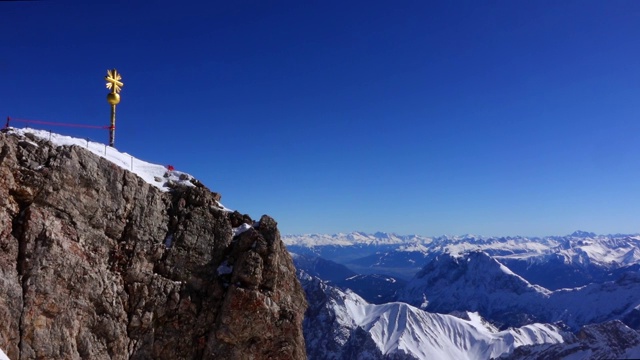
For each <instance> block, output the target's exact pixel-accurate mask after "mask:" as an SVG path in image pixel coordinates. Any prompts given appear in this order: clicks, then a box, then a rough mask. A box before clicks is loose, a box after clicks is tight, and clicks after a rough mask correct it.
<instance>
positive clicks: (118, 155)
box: [3, 128, 229, 210]
mask: <svg viewBox="0 0 640 360" xmlns="http://www.w3.org/2000/svg"><path fill="white" fill-rule="evenodd" d="M3 131H4V130H3ZM7 132H8V133H9V134H13V135H16V136H19V137H21V138H23V139H24V141H27V142H29V143H30V144H31V145H33V146H38V144H36V143H34V142H32V141H30V138H33V136H35V137H36V138H40V139H42V140H47V141H50V142H51V143H52V144H53V145H55V146H65V145H66V146H73V145H75V146H79V147H82V148H84V149H86V150H88V151H90V152H92V153H94V154H95V155H97V156H99V157H101V158H104V159H107V160H109V161H110V162H112V163H113V164H115V165H117V166H119V167H121V168H123V169H125V170H128V171H131V172H133V173H134V174H136V175H138V176H139V177H140V178H142V179H143V180H144V181H145V182H147V183H149V184H151V185H153V186H155V187H156V188H158V189H160V190H162V191H169V190H170V189H171V188H170V186H172V185H181V186H190V187H193V186H195V185H194V182H195V181H196V180H195V178H194V177H193V176H191V175H189V174H187V173H185V172H182V171H176V170H173V169H171V170H170V169H167V167H165V166H163V165H158V164H153V163H150V162H147V161H144V160H140V159H138V158H136V157H134V156H132V155H130V154H127V153H124V152H120V151H118V150H117V149H115V148H113V147H110V146H107V145H106V144H103V143H99V142H94V141H90V140H87V139H80V138H75V137H71V136H66V135H60V134H56V133H53V132H49V131H45V130H37V129H30V128H8V129H7ZM220 207H221V208H223V209H225V210H229V209H226V208H225V207H224V206H222V204H220Z"/></svg>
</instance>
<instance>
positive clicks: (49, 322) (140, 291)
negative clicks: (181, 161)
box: [0, 134, 306, 360]
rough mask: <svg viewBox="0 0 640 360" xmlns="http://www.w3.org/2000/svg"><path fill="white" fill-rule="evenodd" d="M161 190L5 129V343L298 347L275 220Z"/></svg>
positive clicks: (259, 353) (1, 306)
mask: <svg viewBox="0 0 640 360" xmlns="http://www.w3.org/2000/svg"><path fill="white" fill-rule="evenodd" d="M217 200H219V195H218V194H215V193H212V192H210V191H209V190H208V189H206V188H205V187H202V186H198V187H176V188H175V189H173V190H172V191H171V192H162V191H160V190H158V189H156V188H155V187H153V186H151V185H149V184H147V183H146V182H144V181H143V180H142V179H140V178H139V177H137V176H136V175H135V174H133V173H131V172H128V171H126V170H123V169H121V168H120V167H117V166H115V165H113V164H112V163H110V162H109V161H107V160H105V159H102V158H100V157H98V156H95V155H93V154H91V153H89V152H87V151H85V150H84V149H82V148H80V147H75V146H72V147H68V146H59V147H55V146H52V145H51V143H49V142H47V141H44V140H39V139H36V138H31V139H25V138H20V137H18V136H16V135H12V134H0V318H1V319H2V320H3V321H2V322H0V347H1V348H2V349H4V350H5V352H6V353H7V355H8V356H9V357H10V358H11V359H13V360H17V359H287V360H289V359H304V358H306V355H305V346H304V339H303V336H302V325H301V324H302V319H303V316H304V311H305V308H306V301H305V298H304V292H303V291H302V288H301V286H300V284H299V282H298V280H297V279H296V276H295V270H294V267H293V263H292V261H291V257H290V256H289V254H288V253H287V251H286V249H285V247H284V245H283V243H282V241H281V240H280V234H279V232H278V229H277V226H276V223H275V221H274V220H273V219H271V218H270V217H268V216H263V217H262V218H261V219H260V222H258V223H257V225H256V226H255V228H251V229H249V230H248V231H245V232H243V233H242V234H240V235H238V236H236V237H235V238H234V237H233V235H232V222H233V225H235V226H238V225H239V224H242V223H249V224H250V223H252V220H251V219H250V218H249V217H248V216H242V215H239V214H237V213H236V214H233V213H229V212H226V211H223V210H221V209H220V208H219V207H218V203H217Z"/></svg>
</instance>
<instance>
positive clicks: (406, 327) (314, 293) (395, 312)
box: [300, 274, 564, 359]
mask: <svg viewBox="0 0 640 360" xmlns="http://www.w3.org/2000/svg"><path fill="white" fill-rule="evenodd" d="M300 278H301V279H300V280H301V282H302V284H303V287H304V288H305V291H307V294H308V295H307V297H308V300H309V302H310V307H311V308H313V309H318V308H319V306H321V307H322V308H323V309H324V310H322V311H320V312H319V313H317V315H315V316H320V317H322V316H323V314H324V313H325V312H326V315H329V317H330V318H331V319H332V320H331V322H332V323H328V322H327V321H326V320H327V319H322V318H318V319H315V318H314V319H308V320H305V322H306V326H307V329H308V330H309V331H314V332H315V331H319V332H318V335H320V334H326V335H322V336H330V335H329V334H332V333H333V334H334V335H335V334H339V336H337V337H335V338H334V340H336V341H337V343H338V344H339V345H340V347H338V349H337V350H338V351H344V350H340V348H344V346H346V345H348V343H349V342H350V341H352V340H350V339H349V337H351V336H358V335H357V334H358V332H361V333H362V331H364V332H365V333H366V336H367V337H368V338H369V339H370V340H371V341H372V343H373V344H374V345H375V347H376V349H377V350H378V351H379V353H380V355H381V356H378V357H376V356H375V355H373V354H372V350H373V349H366V348H360V349H358V354H360V355H363V354H365V353H367V354H372V356H371V358H383V357H385V358H386V357H387V356H388V357H390V358H395V357H394V355H396V356H398V358H404V357H403V356H406V357H407V358H409V357H411V358H417V359H489V358H493V357H497V356H500V355H502V354H506V353H509V352H511V351H513V349H515V348H516V347H519V346H522V345H532V344H557V343H561V342H563V341H564V338H563V335H562V332H561V330H560V329H559V328H558V327H556V326H554V325H548V324H530V325H526V326H523V327H520V328H511V329H507V330H503V331H498V330H497V329H496V328H495V327H493V326H492V325H490V324H489V323H487V322H486V321H485V320H484V319H482V317H480V316H479V315H478V314H477V313H466V319H462V318H459V317H455V316H452V315H442V314H434V313H429V312H426V311H423V310H420V309H418V308H416V307H413V306H411V305H408V304H405V303H399V302H394V303H388V304H382V305H373V304H369V303H367V302H366V301H365V300H364V299H362V298H361V297H359V296H358V295H356V294H355V293H353V292H351V291H346V292H343V291H341V290H339V289H337V288H334V287H331V286H330V285H328V284H326V283H324V282H322V281H320V280H319V279H317V278H312V277H309V276H308V275H305V274H301V275H300ZM314 313H316V312H315V311H314ZM330 314H332V315H330ZM316 321H317V322H316ZM314 326H329V327H331V329H332V330H329V329H327V330H326V331H322V329H318V328H315V327H314ZM349 333H350V334H351V335H349ZM308 341H311V342H318V344H320V343H325V345H326V341H328V339H324V338H316V337H309V338H308ZM367 343H368V342H364V344H367ZM310 345H313V344H310ZM308 346H309V345H308ZM329 348H332V347H331V346H330V347H329ZM326 351H329V349H327V350H326ZM324 355H325V356H324V357H321V358H327V359H328V358H341V357H340V355H344V354H328V353H325V354H324ZM359 358H360V357H359Z"/></svg>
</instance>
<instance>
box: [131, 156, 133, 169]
mask: <svg viewBox="0 0 640 360" xmlns="http://www.w3.org/2000/svg"><path fill="white" fill-rule="evenodd" d="M131 171H133V156H131Z"/></svg>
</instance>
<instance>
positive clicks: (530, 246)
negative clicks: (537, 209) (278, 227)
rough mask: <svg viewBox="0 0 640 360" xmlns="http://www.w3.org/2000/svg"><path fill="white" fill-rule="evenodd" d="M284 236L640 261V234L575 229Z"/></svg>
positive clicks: (296, 240)
mask: <svg viewBox="0 0 640 360" xmlns="http://www.w3.org/2000/svg"><path fill="white" fill-rule="evenodd" d="M282 240H283V241H284V243H285V244H286V245H287V246H298V247H305V248H310V249H311V248H316V249H317V248H322V247H331V246H334V247H335V246H338V247H348V246H368V247H372V246H373V247H375V246H387V247H388V248H386V249H385V251H387V252H388V251H395V252H413V253H422V254H441V253H447V254H451V255H452V256H462V255H464V254H467V253H469V252H473V251H484V252H486V253H488V254H490V255H491V256H494V257H496V258H498V259H501V258H505V259H506V258H509V259H531V260H532V261H533V260H535V258H536V257H540V256H546V255H560V256H562V257H564V258H565V259H566V260H565V262H566V263H576V262H584V261H590V262H592V263H596V264H600V265H605V266H613V267H618V266H624V265H630V264H635V263H640V236H639V235H637V234H636V235H623V234H615V235H596V234H593V233H588V232H584V231H576V232H574V233H573V234H571V235H567V236H547V237H541V238H539V237H522V236H514V237H509V236H508V237H482V236H476V235H463V236H440V237H427V236H420V235H397V234H392V233H380V232H379V233H375V234H367V233H363V232H352V233H339V234H332V235H329V234H305V235H283V236H282ZM389 247H391V248H389ZM392 249H393V250H392Z"/></svg>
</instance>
